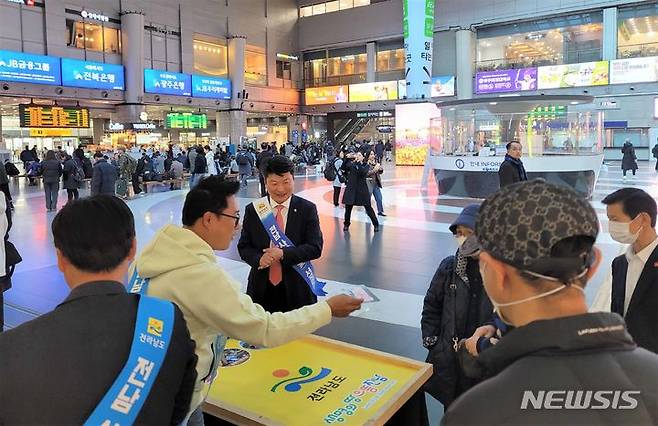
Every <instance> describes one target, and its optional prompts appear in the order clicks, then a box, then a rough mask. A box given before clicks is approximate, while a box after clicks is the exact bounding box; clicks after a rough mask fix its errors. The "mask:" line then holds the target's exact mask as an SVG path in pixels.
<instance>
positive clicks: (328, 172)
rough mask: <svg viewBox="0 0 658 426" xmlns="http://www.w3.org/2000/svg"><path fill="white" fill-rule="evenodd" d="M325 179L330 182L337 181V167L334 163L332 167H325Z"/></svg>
mask: <svg viewBox="0 0 658 426" xmlns="http://www.w3.org/2000/svg"><path fill="white" fill-rule="evenodd" d="M324 178H325V179H327V180H328V181H329V182H333V181H335V180H336V166H335V165H334V164H333V163H332V164H331V165H329V164H327V165H326V166H324Z"/></svg>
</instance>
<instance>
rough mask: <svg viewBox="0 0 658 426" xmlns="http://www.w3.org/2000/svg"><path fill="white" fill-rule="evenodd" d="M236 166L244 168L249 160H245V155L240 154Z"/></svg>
mask: <svg viewBox="0 0 658 426" xmlns="http://www.w3.org/2000/svg"><path fill="white" fill-rule="evenodd" d="M238 164H239V165H240V166H246V165H248V164H249V159H248V158H247V156H246V155H244V154H240V155H238Z"/></svg>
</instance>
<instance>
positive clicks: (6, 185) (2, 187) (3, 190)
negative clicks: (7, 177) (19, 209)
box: [0, 183, 11, 202]
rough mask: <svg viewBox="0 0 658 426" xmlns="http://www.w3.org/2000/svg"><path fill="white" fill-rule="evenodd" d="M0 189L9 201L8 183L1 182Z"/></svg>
mask: <svg viewBox="0 0 658 426" xmlns="http://www.w3.org/2000/svg"><path fill="white" fill-rule="evenodd" d="M0 191H2V192H4V193H5V195H6V196H7V201H9V202H11V192H9V184H8V183H3V184H2V185H0Z"/></svg>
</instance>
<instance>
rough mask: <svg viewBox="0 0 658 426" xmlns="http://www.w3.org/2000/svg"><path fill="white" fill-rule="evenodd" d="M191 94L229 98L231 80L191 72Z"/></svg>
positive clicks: (201, 96)
mask: <svg viewBox="0 0 658 426" xmlns="http://www.w3.org/2000/svg"><path fill="white" fill-rule="evenodd" d="M192 96H194V97H197V98H213V99H231V80H227V79H225V78H215V77H206V76H203V75H194V74H193V75H192Z"/></svg>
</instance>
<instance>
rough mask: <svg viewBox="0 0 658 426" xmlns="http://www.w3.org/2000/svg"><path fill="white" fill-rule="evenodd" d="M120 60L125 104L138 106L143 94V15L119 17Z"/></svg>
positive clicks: (123, 15) (126, 13)
mask: <svg viewBox="0 0 658 426" xmlns="http://www.w3.org/2000/svg"><path fill="white" fill-rule="evenodd" d="M121 45H122V52H121V58H122V59H123V66H124V67H125V74H126V78H125V80H126V103H127V104H139V103H141V102H142V96H143V94H144V15H143V14H141V13H139V12H123V14H122V15H121Z"/></svg>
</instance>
